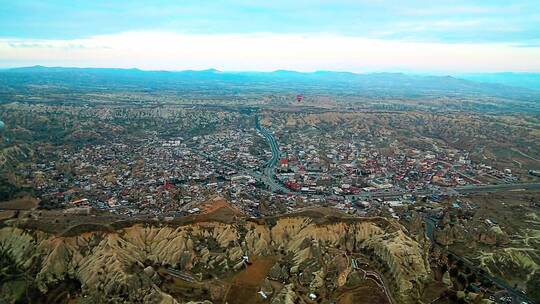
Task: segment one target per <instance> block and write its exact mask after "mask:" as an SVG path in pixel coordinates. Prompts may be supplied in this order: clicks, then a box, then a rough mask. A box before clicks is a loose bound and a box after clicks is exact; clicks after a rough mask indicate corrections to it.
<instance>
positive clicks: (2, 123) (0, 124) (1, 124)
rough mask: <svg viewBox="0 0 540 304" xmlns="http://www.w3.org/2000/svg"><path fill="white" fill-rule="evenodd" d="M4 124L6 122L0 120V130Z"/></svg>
mask: <svg viewBox="0 0 540 304" xmlns="http://www.w3.org/2000/svg"><path fill="white" fill-rule="evenodd" d="M5 126H6V124H5V123H4V122H3V121H1V120H0V130H2V129H4V127H5Z"/></svg>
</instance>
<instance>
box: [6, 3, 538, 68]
mask: <svg viewBox="0 0 540 304" xmlns="http://www.w3.org/2000/svg"><path fill="white" fill-rule="evenodd" d="M539 1H540V0H514V1H506V0H505V1H500V0H490V1H474V0H469V1H461V0H437V1H433V0H429V1H427V0H414V1H399V0H393V1H387V0H370V1H365V0H334V1H325V0H297V1H295V0H287V1H286V0H272V1H268V0H266V1H257V0H252V1H248V0H228V1H224V0H221V1H220V0H216V1H211V0H176V1H172V0H170V1H168V0H146V1H137V0H130V1H128V0H115V1H109V0H107V1H104V0H91V1H82V0H69V1H68V0H47V1H43V0H0V8H1V9H0V67H15V66H29V65H38V64H39V65H45V66H77V67H120V68H133V67H135V68H140V69H146V70H184V69H208V68H216V69H219V70H227V71H246V70H249V71H255V70H257V71H271V70H277V69H288V70H298V71H316V70H338V71H352V72H372V71H405V72H419V73H421V72H430V73H438V72H441V73H446V72H453V73H456V72H499V71H515V72H540V3H539Z"/></svg>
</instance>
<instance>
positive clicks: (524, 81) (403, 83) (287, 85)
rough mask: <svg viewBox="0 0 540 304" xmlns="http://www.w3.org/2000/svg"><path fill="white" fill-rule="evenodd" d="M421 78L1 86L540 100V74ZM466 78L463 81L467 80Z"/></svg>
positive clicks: (112, 74)
mask: <svg viewBox="0 0 540 304" xmlns="http://www.w3.org/2000/svg"><path fill="white" fill-rule="evenodd" d="M460 77H461V78H456V77H452V76H419V75H410V74H403V73H371V74H356V73H350V72H331V71H317V72H312V73H303V72H296V71H287V70H277V71H273V72H222V71H218V70H215V69H209V70H201V71H193V70H186V71H142V70H139V69H110V68H64V67H43V66H32V67H22V68H13V69H7V70H2V71H0V89H2V88H11V89H16V88H20V86H28V85H47V86H56V87H61V88H64V89H66V90H85V89H89V90H91V89H96V88H99V89H100V90H103V89H122V90H128V89H129V90H134V91H137V90H146V91H154V90H169V91H178V92H179V93H182V92H190V91H197V92H202V93H204V92H206V91H208V92H213V93H214V94H215V93H216V92H221V93H223V94H242V93H246V92H247V93H261V92H266V93H296V92H297V93H304V94H310V93H313V94H338V95H360V96H371V97H373V96H377V97H380V96H382V97H399V98H402V97H403V98H414V97H437V96H449V97H452V96H460V97H464V96H468V97H474V96H482V97H496V98H503V99H511V100H522V101H533V102H537V101H540V83H539V81H540V75H538V74H512V73H500V74H465V75H460ZM462 78H463V79H462Z"/></svg>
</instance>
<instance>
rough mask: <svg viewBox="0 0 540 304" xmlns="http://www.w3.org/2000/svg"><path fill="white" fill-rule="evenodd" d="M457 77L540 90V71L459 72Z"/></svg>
mask: <svg viewBox="0 0 540 304" xmlns="http://www.w3.org/2000/svg"><path fill="white" fill-rule="evenodd" d="M456 77H459V78H463V79H467V80H472V81H479V82H486V83H498V84H503V85H508V86H514V87H522V88H528V89H536V90H540V73H538V74H537V73H510V72H508V73H476V74H459V75H456Z"/></svg>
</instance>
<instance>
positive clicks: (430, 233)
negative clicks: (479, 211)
mask: <svg viewBox="0 0 540 304" xmlns="http://www.w3.org/2000/svg"><path fill="white" fill-rule="evenodd" d="M256 129H257V131H259V133H260V134H261V135H262V136H263V137H264V138H265V139H266V140H267V142H268V144H269V146H270V148H271V150H272V157H271V158H270V160H269V161H268V162H267V163H266V164H265V166H264V174H263V176H264V180H265V183H266V184H267V185H268V186H269V187H270V189H271V190H273V191H275V190H278V189H279V190H280V191H282V192H287V193H291V192H293V191H292V190H290V189H288V188H285V187H283V185H282V184H281V183H280V182H278V181H277V180H276V177H275V168H276V166H277V163H278V161H279V157H280V151H279V146H278V144H277V142H276V140H275V138H274V136H273V135H272V134H271V133H270V132H269V131H268V130H266V129H264V128H263V127H262V126H261V125H260V122H259V117H258V116H257V118H256ZM260 177H261V176H259V178H260ZM537 189H540V183H513V184H494V185H466V186H459V187H453V188H446V189H441V191H440V192H446V193H453V194H460V195H466V194H479V193H491V192H502V191H519V190H537ZM435 192H439V191H434V190H420V191H376V192H368V193H367V194H363V195H361V197H363V198H398V197H402V196H403V195H405V194H413V195H417V196H429V195H432V194H437V193H435ZM312 196H314V197H325V196H327V195H324V194H323V195H320V194H319V195H312ZM424 222H425V225H426V236H427V237H428V239H429V240H430V241H431V242H432V243H433V244H434V245H436V246H440V245H439V244H438V243H437V241H436V240H435V238H434V230H435V229H437V228H436V227H435V222H434V221H433V220H431V219H429V218H427V217H426V218H424ZM442 249H443V250H444V251H446V252H447V253H449V254H451V255H452V256H453V257H455V258H456V259H457V260H461V261H462V262H463V263H464V264H465V265H467V267H469V268H470V269H473V270H475V272H476V273H478V274H479V275H480V276H481V277H484V278H486V279H488V280H490V281H491V282H493V283H494V284H496V285H497V286H499V287H500V288H502V289H505V290H506V291H507V292H508V294H510V295H511V296H512V297H513V298H514V299H517V300H518V301H520V302H521V303H533V302H532V301H531V300H530V299H529V298H528V297H527V296H526V295H525V294H523V293H522V292H521V291H520V290H517V289H515V288H513V287H511V286H510V285H508V284H507V283H506V282H504V281H503V280H501V279H499V278H497V277H494V276H491V275H489V274H487V273H485V272H484V271H481V269H480V268H478V267H477V266H476V265H474V264H473V263H472V262H470V261H468V260H466V259H464V258H462V257H460V256H458V255H457V254H455V253H454V252H452V251H450V250H448V249H445V248H444V247H442Z"/></svg>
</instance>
